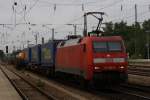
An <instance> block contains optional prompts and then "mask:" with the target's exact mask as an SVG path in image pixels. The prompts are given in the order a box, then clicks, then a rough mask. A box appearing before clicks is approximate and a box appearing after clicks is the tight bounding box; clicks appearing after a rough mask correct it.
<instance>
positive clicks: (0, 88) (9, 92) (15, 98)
mask: <svg viewBox="0 0 150 100" xmlns="http://www.w3.org/2000/svg"><path fill="white" fill-rule="evenodd" d="M0 100H22V98H21V97H20V96H19V94H18V93H17V91H16V90H15V88H14V87H13V86H12V85H11V83H10V82H9V80H8V79H7V78H6V76H5V75H4V74H3V72H2V71H1V70H0Z"/></svg>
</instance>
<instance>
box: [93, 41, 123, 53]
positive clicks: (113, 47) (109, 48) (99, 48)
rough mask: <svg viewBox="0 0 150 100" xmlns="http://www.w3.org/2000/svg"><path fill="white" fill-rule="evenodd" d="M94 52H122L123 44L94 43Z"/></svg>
mask: <svg viewBox="0 0 150 100" xmlns="http://www.w3.org/2000/svg"><path fill="white" fill-rule="evenodd" d="M93 49H94V52H120V51H122V46H121V42H100V41H94V42H93Z"/></svg>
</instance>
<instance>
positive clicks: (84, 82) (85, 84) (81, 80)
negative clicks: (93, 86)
mask: <svg viewBox="0 0 150 100" xmlns="http://www.w3.org/2000/svg"><path fill="white" fill-rule="evenodd" d="M79 83H80V88H82V89H88V86H89V81H88V80H85V79H84V78H83V77H80V78H79Z"/></svg>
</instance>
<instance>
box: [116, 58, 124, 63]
mask: <svg viewBox="0 0 150 100" xmlns="http://www.w3.org/2000/svg"><path fill="white" fill-rule="evenodd" d="M113 62H125V58H113Z"/></svg>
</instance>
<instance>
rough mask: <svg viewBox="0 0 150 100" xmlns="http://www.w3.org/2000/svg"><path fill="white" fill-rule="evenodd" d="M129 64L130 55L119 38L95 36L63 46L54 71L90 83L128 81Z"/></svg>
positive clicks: (60, 48) (69, 41)
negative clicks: (97, 81)
mask: <svg viewBox="0 0 150 100" xmlns="http://www.w3.org/2000/svg"><path fill="white" fill-rule="evenodd" d="M127 64H128V63H127V54H126V51H125V47H124V43H123V40H122V38H121V37H120V36H110V37H93V36H92V37H84V38H77V39H71V40H68V41H66V42H61V43H60V44H59V45H58V48H57V54H56V68H55V69H56V71H60V72H65V73H69V74H73V75H76V76H80V77H83V78H84V79H85V80H88V81H90V80H93V79H98V80H99V79H103V80H106V79H109V80H111V79H117V80H123V81H126V80H127ZM106 81H107V80H106Z"/></svg>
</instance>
